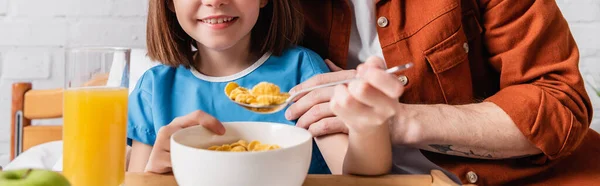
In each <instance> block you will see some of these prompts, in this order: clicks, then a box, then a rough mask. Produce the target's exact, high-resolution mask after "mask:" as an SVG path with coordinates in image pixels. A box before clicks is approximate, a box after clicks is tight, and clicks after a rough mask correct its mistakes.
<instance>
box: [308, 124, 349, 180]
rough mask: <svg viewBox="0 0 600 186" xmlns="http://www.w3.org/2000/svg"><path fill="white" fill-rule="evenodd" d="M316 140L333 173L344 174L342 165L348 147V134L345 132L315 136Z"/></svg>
mask: <svg viewBox="0 0 600 186" xmlns="http://www.w3.org/2000/svg"><path fill="white" fill-rule="evenodd" d="M315 142H316V143H317V146H319V150H321V154H322V155H323V158H324V159H325V162H326V163H327V166H328V167H329V170H330V171H331V174H337V175H339V174H342V172H343V171H342V166H343V162H344V156H346V150H347V149H348V135H347V134H343V133H338V134H330V135H326V136H319V137H315Z"/></svg>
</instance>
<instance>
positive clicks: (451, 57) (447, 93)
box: [424, 26, 473, 104]
mask: <svg viewBox="0 0 600 186" xmlns="http://www.w3.org/2000/svg"><path fill="white" fill-rule="evenodd" d="M468 53H469V43H468V39H467V37H466V35H465V33H464V31H463V29H462V26H461V27H459V29H458V30H457V31H456V32H454V34H452V35H451V36H450V37H448V38H446V39H445V40H443V41H441V42H439V43H438V44H436V45H434V46H433V47H431V48H429V49H427V50H425V51H424V55H425V60H426V61H427V63H428V64H429V65H430V66H431V69H432V70H433V73H434V74H435V77H436V78H437V81H438V84H439V87H440V89H441V91H442V94H443V95H444V100H445V101H446V103H447V104H465V103H472V102H473V87H472V80H471V69H470V65H469V55H468Z"/></svg>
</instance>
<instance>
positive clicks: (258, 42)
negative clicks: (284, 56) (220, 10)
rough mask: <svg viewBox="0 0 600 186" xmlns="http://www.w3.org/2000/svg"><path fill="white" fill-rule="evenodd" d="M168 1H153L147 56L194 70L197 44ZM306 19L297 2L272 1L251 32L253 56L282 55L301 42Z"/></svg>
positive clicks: (148, 29)
mask: <svg viewBox="0 0 600 186" xmlns="http://www.w3.org/2000/svg"><path fill="white" fill-rule="evenodd" d="M168 1H172V0H150V6H149V11H148V23H147V26H146V35H147V36H146V43H147V47H148V56H149V57H150V59H152V60H154V61H158V62H161V63H162V64H165V65H169V66H174V67H175V66H178V65H183V66H185V67H186V68H189V67H191V66H193V55H194V53H193V52H192V45H193V46H195V45H196V41H195V40H194V39H193V38H192V37H190V36H189V35H188V34H187V33H185V31H184V30H183V28H181V25H179V22H178V21H177V17H176V15H175V13H174V12H173V11H171V10H170V9H169V3H172V2H168ZM303 18H304V16H303V15H302V13H301V11H300V4H299V1H298V0H269V3H268V4H267V5H266V6H265V7H263V8H261V10H260V13H259V16H258V21H257V22H256V25H254V28H253V29H252V35H251V47H250V50H251V51H250V52H251V53H253V54H264V53H266V52H269V51H270V52H272V53H273V55H281V53H282V52H283V50H285V48H287V47H290V46H294V45H296V44H298V42H299V41H300V39H301V37H302V30H303V29H304V19H303Z"/></svg>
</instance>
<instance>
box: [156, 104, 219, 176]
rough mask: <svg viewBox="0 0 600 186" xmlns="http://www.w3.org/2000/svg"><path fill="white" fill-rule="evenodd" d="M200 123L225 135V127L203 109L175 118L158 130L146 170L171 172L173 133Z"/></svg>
mask: <svg viewBox="0 0 600 186" xmlns="http://www.w3.org/2000/svg"><path fill="white" fill-rule="evenodd" d="M196 125H200V126H203V127H205V128H207V129H208V130H210V131H212V132H214V133H216V134H219V135H223V134H225V127H223V125H222V124H221V122H219V121H218V120H217V119H215V118H214V117H212V116H211V115H209V114H206V113H204V112H202V111H194V112H192V113H190V114H188V115H185V116H182V117H178V118H175V119H174V120H173V121H172V122H171V123H170V124H169V125H167V126H164V127H162V128H160V130H158V134H157V136H156V142H155V143H154V147H153V148H152V152H151V153H150V159H149V160H148V164H147V165H146V170H145V172H152V173H167V172H171V153H170V152H171V143H170V140H169V139H171V135H173V133H175V132H177V131H179V130H181V129H184V128H188V127H191V126H196Z"/></svg>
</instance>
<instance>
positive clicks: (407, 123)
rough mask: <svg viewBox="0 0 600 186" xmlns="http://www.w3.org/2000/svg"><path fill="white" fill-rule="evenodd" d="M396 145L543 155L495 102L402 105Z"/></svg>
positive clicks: (496, 155)
mask: <svg viewBox="0 0 600 186" xmlns="http://www.w3.org/2000/svg"><path fill="white" fill-rule="evenodd" d="M399 110H400V111H401V112H403V113H405V114H400V116H398V117H397V119H396V121H395V125H393V126H392V135H393V136H392V139H393V141H394V143H396V144H403V145H410V146H413V147H417V148H420V149H423V150H427V151H431V152H437V153H443V154H448V155H455V156H463V157H469V158H480V159H507V158H518V157H524V156H530V155H535V154H540V153H541V150H539V149H538V148H537V147H535V146H534V145H533V144H531V143H530V142H529V141H528V140H527V139H526V138H525V136H524V135H523V134H522V133H521V131H520V130H519V129H518V128H517V126H516V125H515V124H514V122H513V121H512V120H511V119H510V117H509V116H508V115H507V114H506V113H505V112H504V111H503V110H502V109H501V108H500V107H498V106H496V105H495V104H493V103H488V102H484V103H477V104H470V105H461V106H451V105H409V104H403V105H400V106H399Z"/></svg>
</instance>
